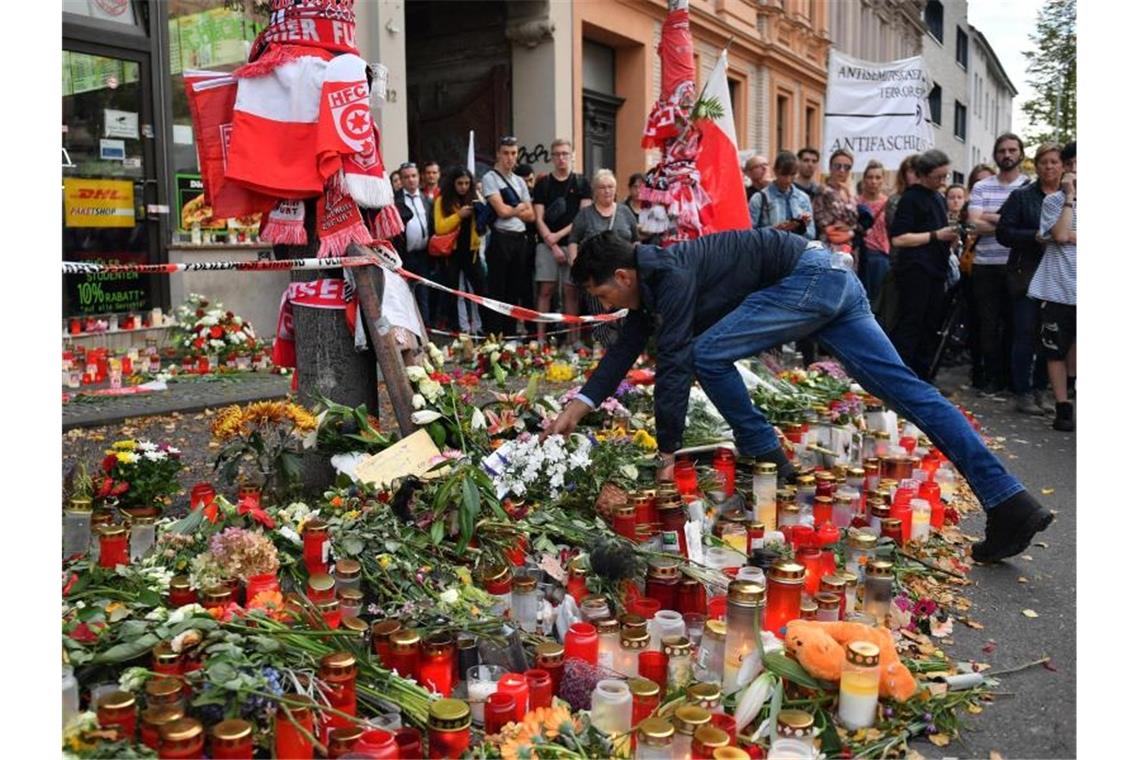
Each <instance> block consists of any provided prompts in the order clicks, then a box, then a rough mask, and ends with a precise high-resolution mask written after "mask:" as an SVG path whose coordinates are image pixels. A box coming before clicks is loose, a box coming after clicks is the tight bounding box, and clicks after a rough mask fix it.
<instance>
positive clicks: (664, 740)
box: [637, 718, 676, 747]
mask: <svg viewBox="0 0 1140 760" xmlns="http://www.w3.org/2000/svg"><path fill="white" fill-rule="evenodd" d="M675 731H676V729H675V728H673V724H672V723H670V722H669V721H667V720H665V719H664V718H646V719H645V720H643V721H641V723H639V724H637V733H638V741H639V742H642V743H645V744H650V745H652V746H654V747H665V746H668V745H669V743H670V742H672V741H673V734H674V732H675Z"/></svg>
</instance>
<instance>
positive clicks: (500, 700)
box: [483, 691, 516, 736]
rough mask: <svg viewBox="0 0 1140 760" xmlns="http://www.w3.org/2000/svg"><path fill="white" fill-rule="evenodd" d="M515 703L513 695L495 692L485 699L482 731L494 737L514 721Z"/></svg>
mask: <svg viewBox="0 0 1140 760" xmlns="http://www.w3.org/2000/svg"><path fill="white" fill-rule="evenodd" d="M515 712H516V702H515V697H514V695H513V694H506V693H504V692H501V691H496V692H495V693H494V694H491V695H489V696H488V697H487V701H486V702H485V703H484V706H483V730H484V733H485V734H486V735H487V736H494V735H495V734H497V733H499V732H500V731H502V730H503V727H504V726H506V725H507V724H508V723H513V722H514V720H515Z"/></svg>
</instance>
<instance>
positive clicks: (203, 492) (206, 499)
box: [190, 483, 216, 509]
mask: <svg viewBox="0 0 1140 760" xmlns="http://www.w3.org/2000/svg"><path fill="white" fill-rule="evenodd" d="M215 495H216V492H215V491H214V487H213V486H212V485H210V484H209V483H195V484H194V486H193V487H192V488H191V489H190V509H201V508H202V507H204V506H206V505H207V504H209V503H211V502H212V501H213V500H214V496H215Z"/></svg>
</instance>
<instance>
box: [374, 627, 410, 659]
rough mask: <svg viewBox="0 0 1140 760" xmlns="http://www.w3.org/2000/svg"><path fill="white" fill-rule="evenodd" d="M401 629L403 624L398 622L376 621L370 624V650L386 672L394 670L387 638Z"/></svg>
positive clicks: (389, 643)
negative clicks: (374, 653) (373, 651)
mask: <svg viewBox="0 0 1140 760" xmlns="http://www.w3.org/2000/svg"><path fill="white" fill-rule="evenodd" d="M401 628H403V623H401V622H400V621H399V620H377V621H376V622H374V623H373V624H372V649H373V650H375V652H376V657H377V658H378V659H379V660H380V664H381V665H383V666H384V667H385V668H387V669H388V670H393V669H394V668H393V666H392V645H391V642H389V640H388V637H389V636H391V635H392V634H393V633H395V632H396V631H398V630H400V629H401Z"/></svg>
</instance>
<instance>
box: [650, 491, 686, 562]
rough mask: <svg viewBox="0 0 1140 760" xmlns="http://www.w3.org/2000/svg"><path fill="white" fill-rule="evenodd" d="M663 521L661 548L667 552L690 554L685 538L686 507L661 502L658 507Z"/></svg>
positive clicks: (684, 555)
mask: <svg viewBox="0 0 1140 760" xmlns="http://www.w3.org/2000/svg"><path fill="white" fill-rule="evenodd" d="M657 514H658V519H660V521H661V550H662V551H663V552H666V553H672V554H679V555H681V556H682V557H688V556H689V548H688V542H687V540H686V539H685V523H686V522H688V516H687V515H686V514H685V508H684V506H682V505H681V504H680V502H679V501H678V502H677V503H667V504H661V505H659V506H658V508H657Z"/></svg>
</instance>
